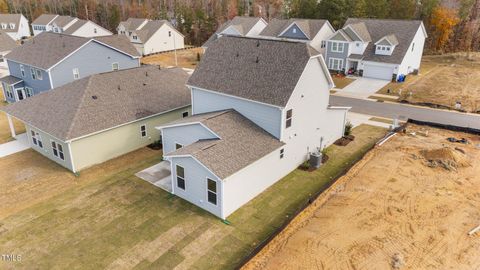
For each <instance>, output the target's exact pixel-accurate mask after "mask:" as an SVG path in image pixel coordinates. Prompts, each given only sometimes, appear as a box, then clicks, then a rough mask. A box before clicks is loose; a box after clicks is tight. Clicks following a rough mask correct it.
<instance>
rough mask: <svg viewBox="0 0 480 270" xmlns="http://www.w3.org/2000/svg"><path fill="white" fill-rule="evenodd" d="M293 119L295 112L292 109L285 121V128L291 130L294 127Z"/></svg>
mask: <svg viewBox="0 0 480 270" xmlns="http://www.w3.org/2000/svg"><path fill="white" fill-rule="evenodd" d="M292 117H293V111H292V109H290V110H288V111H287V117H286V121H285V128H289V127H291V126H292Z"/></svg>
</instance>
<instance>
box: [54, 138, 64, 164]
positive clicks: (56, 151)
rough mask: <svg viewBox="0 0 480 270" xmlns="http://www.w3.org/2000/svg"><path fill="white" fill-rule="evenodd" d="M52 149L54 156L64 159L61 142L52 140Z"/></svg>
mask: <svg viewBox="0 0 480 270" xmlns="http://www.w3.org/2000/svg"><path fill="white" fill-rule="evenodd" d="M52 151H53V155H54V156H56V157H58V158H59V159H61V160H65V156H64V155H63V147H62V145H61V144H59V143H57V142H54V141H52Z"/></svg>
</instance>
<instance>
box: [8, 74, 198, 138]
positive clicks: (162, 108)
mask: <svg viewBox="0 0 480 270" xmlns="http://www.w3.org/2000/svg"><path fill="white" fill-rule="evenodd" d="M187 78H188V74H187V72H185V71H184V70H183V69H181V68H174V69H162V70H160V69H159V68H158V67H155V66H144V67H140V68H134V69H127V70H121V71H115V72H109V73H102V74H97V75H92V76H90V77H86V78H83V79H80V80H76V81H73V82H71V83H69V84H66V85H64V86H61V87H59V88H55V89H53V90H50V91H47V92H43V93H41V94H38V95H35V96H33V97H30V98H28V99H25V100H22V101H20V102H16V103H13V104H10V105H7V106H5V107H2V110H3V111H5V112H7V113H9V114H11V115H13V116H14V117H15V118H18V119H20V120H22V121H24V122H26V123H28V124H30V125H32V126H34V127H36V128H38V129H40V130H42V131H44V132H46V133H48V134H50V135H52V136H54V137H56V138H58V139H60V140H63V141H66V140H70V139H75V138H78V137H81V136H84V135H88V134H91V133H94V132H98V131H102V130H105V129H108V128H112V127H115V126H118V125H122V124H125V123H129V122H132V121H136V120H139V119H142V118H145V117H148V116H151V115H155V114H159V113H163V112H167V111H170V110H172V109H176V108H182V107H186V106H188V105H190V91H189V90H188V89H187V87H186V86H185V82H186V81H187Z"/></svg>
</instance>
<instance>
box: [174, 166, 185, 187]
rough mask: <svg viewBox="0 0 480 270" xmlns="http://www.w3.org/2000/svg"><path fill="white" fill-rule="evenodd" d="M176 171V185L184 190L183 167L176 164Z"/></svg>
mask: <svg viewBox="0 0 480 270" xmlns="http://www.w3.org/2000/svg"><path fill="white" fill-rule="evenodd" d="M176 172H177V187H179V188H181V189H183V190H185V169H184V168H183V167H181V166H178V165H177V166H176Z"/></svg>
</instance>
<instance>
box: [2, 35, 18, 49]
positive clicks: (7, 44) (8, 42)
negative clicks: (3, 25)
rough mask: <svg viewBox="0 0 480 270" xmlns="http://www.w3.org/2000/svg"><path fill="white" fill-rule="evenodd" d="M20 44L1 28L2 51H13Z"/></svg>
mask: <svg viewBox="0 0 480 270" xmlns="http://www.w3.org/2000/svg"><path fill="white" fill-rule="evenodd" d="M18 46H19V45H18V44H17V42H15V40H13V38H11V37H10V36H9V35H8V34H7V33H5V32H3V31H2V30H0V52H6V51H11V50H13V49H14V48H16V47H18Z"/></svg>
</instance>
